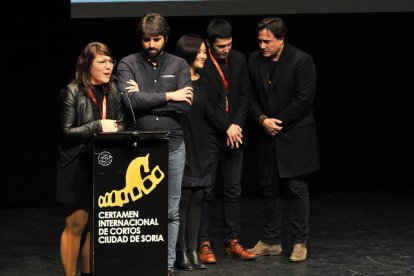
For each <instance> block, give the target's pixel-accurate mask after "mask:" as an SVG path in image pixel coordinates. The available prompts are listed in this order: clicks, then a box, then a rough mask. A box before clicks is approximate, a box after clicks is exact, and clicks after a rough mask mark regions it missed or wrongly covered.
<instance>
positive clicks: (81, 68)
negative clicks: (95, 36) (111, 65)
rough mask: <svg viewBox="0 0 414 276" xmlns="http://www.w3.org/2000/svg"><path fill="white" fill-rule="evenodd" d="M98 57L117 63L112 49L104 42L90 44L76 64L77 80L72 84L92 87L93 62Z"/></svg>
mask: <svg viewBox="0 0 414 276" xmlns="http://www.w3.org/2000/svg"><path fill="white" fill-rule="evenodd" d="M97 55H105V56H109V57H110V58H111V59H112V60H114V61H115V58H114V55H113V54H112V51H111V49H110V48H109V47H108V46H107V45H105V44H104V43H102V42H90V43H88V45H86V47H85V48H84V49H83V50H82V52H81V53H80V55H79V57H78V61H77V63H76V72H75V79H74V80H73V81H72V83H74V84H77V85H82V84H83V85H85V87H87V88H90V87H92V82H91V67H92V63H93V60H94V59H95V57H96V56H97Z"/></svg>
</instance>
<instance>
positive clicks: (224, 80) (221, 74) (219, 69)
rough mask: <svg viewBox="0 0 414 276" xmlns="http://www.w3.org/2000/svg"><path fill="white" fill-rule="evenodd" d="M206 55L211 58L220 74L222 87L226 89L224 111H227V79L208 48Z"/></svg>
mask: <svg viewBox="0 0 414 276" xmlns="http://www.w3.org/2000/svg"><path fill="white" fill-rule="evenodd" d="M208 55H209V56H210V59H211V61H212V62H213V64H214V66H216V68H217V71H218V72H219V74H220V77H221V81H222V82H223V86H224V89H225V90H226V112H229V99H228V97H227V92H228V91H227V88H228V86H229V82H228V81H227V79H226V77H225V76H224V74H223V71H222V70H221V68H220V65H218V63H217V61H216V59H215V58H214V56H213V55H212V54H211V51H210V49H208ZM226 66H227V59H226Z"/></svg>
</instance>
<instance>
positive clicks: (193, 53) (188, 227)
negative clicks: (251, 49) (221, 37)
mask: <svg viewBox="0 0 414 276" xmlns="http://www.w3.org/2000/svg"><path fill="white" fill-rule="evenodd" d="M175 54H176V55H177V56H179V57H181V58H183V59H185V60H186V61H187V63H188V65H189V67H190V72H191V81H192V85H193V93H194V96H193V104H192V105H191V108H190V110H189V111H188V112H187V113H185V114H184V116H183V120H182V124H183V130H184V142H185V148H186V160H185V169H184V177H183V182H182V190H181V200H180V207H179V213H180V228H179V232H178V241H177V247H176V249H177V258H176V263H175V265H176V267H177V268H179V269H186V270H192V269H194V268H196V269H203V268H205V265H204V264H203V263H202V262H201V261H200V259H199V258H198V251H197V236H198V228H199V226H200V218H201V202H202V198H203V191H204V187H205V186H207V185H209V184H210V182H211V174H210V152H209V139H208V131H207V125H206V121H205V118H206V116H208V115H209V114H211V113H212V112H211V107H210V105H208V98H207V84H206V83H205V81H204V80H203V79H201V78H200V75H199V74H198V72H197V71H198V70H199V69H201V68H203V67H204V62H205V61H206V59H207V52H206V45H205V43H204V40H203V38H202V37H200V36H198V35H193V34H186V35H184V36H182V37H181V38H180V39H179V40H178V42H177V46H176V50H175Z"/></svg>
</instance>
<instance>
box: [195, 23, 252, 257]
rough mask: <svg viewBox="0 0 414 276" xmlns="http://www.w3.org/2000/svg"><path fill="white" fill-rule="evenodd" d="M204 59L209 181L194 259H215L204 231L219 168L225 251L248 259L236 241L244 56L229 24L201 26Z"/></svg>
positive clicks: (244, 103)
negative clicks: (210, 111)
mask: <svg viewBox="0 0 414 276" xmlns="http://www.w3.org/2000/svg"><path fill="white" fill-rule="evenodd" d="M206 42H207V46H208V60H207V61H206V64H205V67H204V72H202V77H203V78H205V79H206V80H207V83H208V84H209V91H208V95H209V102H210V103H211V104H212V105H213V106H214V107H215V110H216V112H215V117H214V118H213V119H211V120H210V122H209V123H210V124H209V126H210V129H209V133H210V153H211V157H212V179H213V184H212V185H211V186H209V187H207V188H206V190H205V193H204V197H203V205H202V215H201V223H200V231H199V243H200V248H199V249H200V252H199V257H200V260H201V261H202V262H204V263H215V262H216V258H215V256H214V254H213V252H212V251H211V246H210V241H209V236H208V220H209V208H210V203H211V200H212V199H213V197H214V195H213V190H214V186H215V183H214V181H215V178H216V172H217V170H218V169H219V168H220V169H221V170H222V174H223V185H224V206H223V209H224V212H223V216H224V217H223V221H224V235H225V243H226V244H225V250H226V253H227V254H228V255H233V256H237V257H239V258H242V259H246V260H249V259H254V258H256V254H254V253H251V252H248V251H247V250H245V249H244V248H243V247H242V246H241V245H240V242H239V240H240V194H241V176H242V167H243V134H242V132H243V127H244V122H245V119H246V116H247V113H248V109H249V95H250V92H249V91H250V90H249V89H250V84H249V75H248V69H247V62H246V59H245V57H244V55H243V54H242V53H240V52H238V51H236V50H232V49H231V47H232V27H231V25H230V24H229V23H228V22H227V21H226V20H224V19H214V20H212V21H211V22H210V24H209V26H208V27H207V41H206Z"/></svg>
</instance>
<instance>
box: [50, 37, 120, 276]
mask: <svg viewBox="0 0 414 276" xmlns="http://www.w3.org/2000/svg"><path fill="white" fill-rule="evenodd" d="M114 65H115V59H114V56H113V54H112V52H111V50H110V49H109V47H108V46H106V45H105V44H103V43H100V42H91V43H89V44H88V45H86V47H85V49H83V51H82V52H81V54H80V56H79V58H78V61H77V64H76V73H75V78H74V80H73V81H72V82H71V83H70V84H68V85H67V86H66V87H64V88H63V89H62V91H61V93H60V96H59V132H60V139H59V161H58V169H57V189H56V199H57V201H59V202H61V203H62V205H63V209H64V215H65V229H64V230H63V232H62V236H61V239H60V254H61V261H62V264H63V269H64V275H65V276H69V275H70V276H73V275H75V271H76V263H77V260H78V255H79V253H81V256H82V275H92V272H91V269H92V265H91V264H92V249H91V236H90V231H91V229H90V223H89V219H90V218H89V212H90V209H91V207H92V160H93V159H92V157H93V150H92V147H91V143H90V142H91V141H92V138H93V136H94V133H95V132H116V131H119V130H122V129H123V128H124V114H123V111H122V105H121V98H120V95H119V94H118V92H117V91H116V85H115V84H114V83H113V82H112V71H113V69H114Z"/></svg>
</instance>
